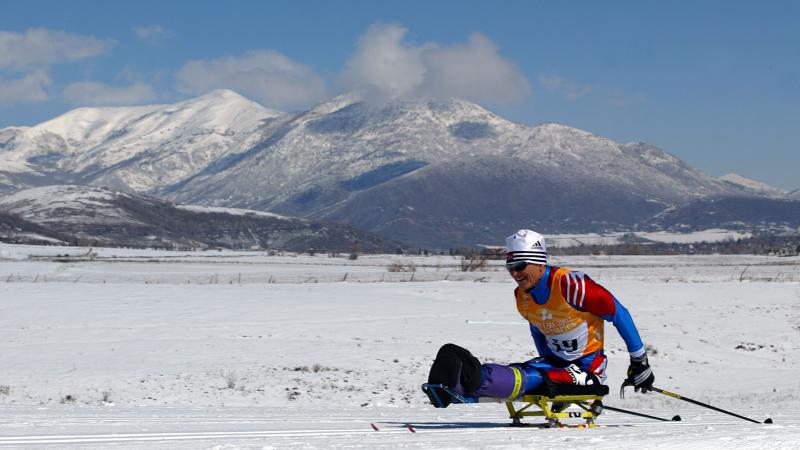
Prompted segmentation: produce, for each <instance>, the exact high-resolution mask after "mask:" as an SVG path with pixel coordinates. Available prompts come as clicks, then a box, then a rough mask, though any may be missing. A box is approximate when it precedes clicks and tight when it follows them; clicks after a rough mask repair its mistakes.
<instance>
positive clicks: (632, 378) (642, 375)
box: [625, 355, 656, 394]
mask: <svg viewBox="0 0 800 450" xmlns="http://www.w3.org/2000/svg"><path fill="white" fill-rule="evenodd" d="M655 379H656V377H655V375H653V369H651V368H650V364H649V363H648V362H647V355H642V356H640V357H638V358H631V364H630V365H629V366H628V378H627V379H626V380H625V384H627V385H628V386H634V390H635V391H636V392H639V391H641V392H642V394H644V393H646V392H647V391H649V390H652V388H653V381H655Z"/></svg>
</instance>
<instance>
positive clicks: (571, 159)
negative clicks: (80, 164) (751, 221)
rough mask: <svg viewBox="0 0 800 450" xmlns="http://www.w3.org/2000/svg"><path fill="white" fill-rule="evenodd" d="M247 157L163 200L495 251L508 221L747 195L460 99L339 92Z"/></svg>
mask: <svg viewBox="0 0 800 450" xmlns="http://www.w3.org/2000/svg"><path fill="white" fill-rule="evenodd" d="M248 153H249V155H248V157H247V158H244V159H241V160H239V161H234V162H233V163H232V164H229V165H224V166H219V167H218V168H219V169H220V170H218V171H207V172H206V173H203V174H200V175H199V176H197V177H194V178H193V179H191V180H189V181H188V182H186V183H181V184H180V185H179V186H175V187H172V188H168V189H167V190H165V191H163V194H165V195H167V196H168V197H169V198H174V199H176V200H179V201H186V202H191V203H210V204H215V205H234V206H237V207H246V208H255V209H266V210H270V211H276V212H281V213H286V214H292V215H300V216H305V217H314V218H321V219H327V220H337V221H344V222H347V223H350V224H351V225H354V226H356V227H359V228H363V229H367V230H371V231H375V232H379V233H382V234H384V235H386V236H392V237H395V238H399V239H409V240H413V241H416V242H420V243H422V244H424V245H430V246H434V247H439V248H441V247H452V246H458V245H464V244H475V243H479V242H494V241H496V240H497V239H498V238H497V236H503V235H505V234H507V233H508V232H509V230H512V229H514V228H515V227H518V226H534V227H538V228H541V229H543V230H544V231H556V230H558V231H567V230H571V231H586V230H597V229H607V228H614V227H629V226H631V225H632V224H634V223H636V222H638V221H640V220H643V219H645V218H648V217H650V216H651V215H653V214H656V213H657V212H659V211H661V210H663V209H664V208H665V207H666V206H669V205H672V204H674V203H676V202H684V201H688V200H689V199H692V198H698V197H702V196H706V195H722V194H728V193H733V192H737V193H739V192H743V190H742V189H740V188H738V187H735V186H730V185H727V184H725V183H722V182H720V181H718V180H716V179H714V178H711V177H708V176H706V175H704V174H702V173H700V172H698V171H696V170H694V169H693V168H691V167H689V166H688V165H687V164H685V163H684V162H682V161H680V160H679V159H677V158H675V157H674V156H672V155H670V154H668V153H666V152H664V151H662V150H659V149H657V148H655V147H653V146H649V145H646V144H642V143H629V144H619V143H616V142H614V141H611V140H609V139H606V138H603V137H599V136H595V135H592V134H591V133H588V132H585V131H582V130H578V129H575V128H571V127H567V126H563V125H558V124H544V125H540V126H536V127H528V126H525V125H521V124H516V123H512V122H510V121H507V120H505V119H503V118H501V117H499V116H497V115H495V114H493V113H491V112H490V111H487V110H486V109H484V108H482V107H480V106H478V105H475V104H473V103H469V102H466V101H461V100H447V101H396V102H393V103H389V104H371V103H369V102H367V101H362V100H360V99H358V97H356V96H354V95H352V94H351V95H347V96H341V97H338V98H335V99H333V100H331V101H330V102H326V103H323V104H321V105H319V106H317V107H316V108H313V109H311V110H310V111H308V112H305V113H301V114H298V115H297V116H295V117H293V118H292V119H291V120H288V121H286V122H284V123H283V124H282V125H281V127H280V129H279V130H277V131H276V133H275V134H274V135H272V136H270V137H269V138H268V139H266V140H264V141H263V142H261V143H260V144H258V145H256V146H255V147H253V149H252V150H251V151H250V152H248ZM264 174H270V176H269V177H265V176H264ZM512 192H513V194H512ZM545 193H546V194H545ZM534 205H538V207H537V208H534V207H533V206H534Z"/></svg>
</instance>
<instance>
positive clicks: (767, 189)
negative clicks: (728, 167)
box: [719, 173, 787, 197]
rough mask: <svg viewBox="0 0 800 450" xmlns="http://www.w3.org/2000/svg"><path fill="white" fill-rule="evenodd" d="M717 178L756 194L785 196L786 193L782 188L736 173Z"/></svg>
mask: <svg viewBox="0 0 800 450" xmlns="http://www.w3.org/2000/svg"><path fill="white" fill-rule="evenodd" d="M719 180H721V181H724V182H727V183H731V184H734V185H736V186H740V187H742V188H744V189H746V190H748V191H752V192H754V193H756V194H761V195H766V196H770V197H785V196H786V195H787V192H786V191H784V190H782V189H778V188H776V187H773V186H770V185H768V184H766V183H762V182H760V181H756V180H752V179H750V178H746V177H743V176H741V175H739V174H736V173H729V174H727V175H723V176H721V177H719Z"/></svg>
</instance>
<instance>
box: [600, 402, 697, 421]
mask: <svg viewBox="0 0 800 450" xmlns="http://www.w3.org/2000/svg"><path fill="white" fill-rule="evenodd" d="M603 409H607V410H609V411H616V412H618V413H623V414H630V415H632V416H639V417H645V418H647V419H653V420H660V421H662V422H673V421H674V422H680V421H681V416H673V417H672V419H664V418H663V417H656V416H651V415H648V414H642V413H638V412H634V411H628V410H627V409H621V408H614V407H613V406H608V405H603Z"/></svg>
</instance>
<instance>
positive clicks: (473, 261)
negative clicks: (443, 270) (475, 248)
mask: <svg viewBox="0 0 800 450" xmlns="http://www.w3.org/2000/svg"><path fill="white" fill-rule="evenodd" d="M486 264H487V256H486V255H484V254H481V253H473V254H471V255H464V256H462V257H461V271H462V272H475V271H476V270H483V269H485V268H486Z"/></svg>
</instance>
